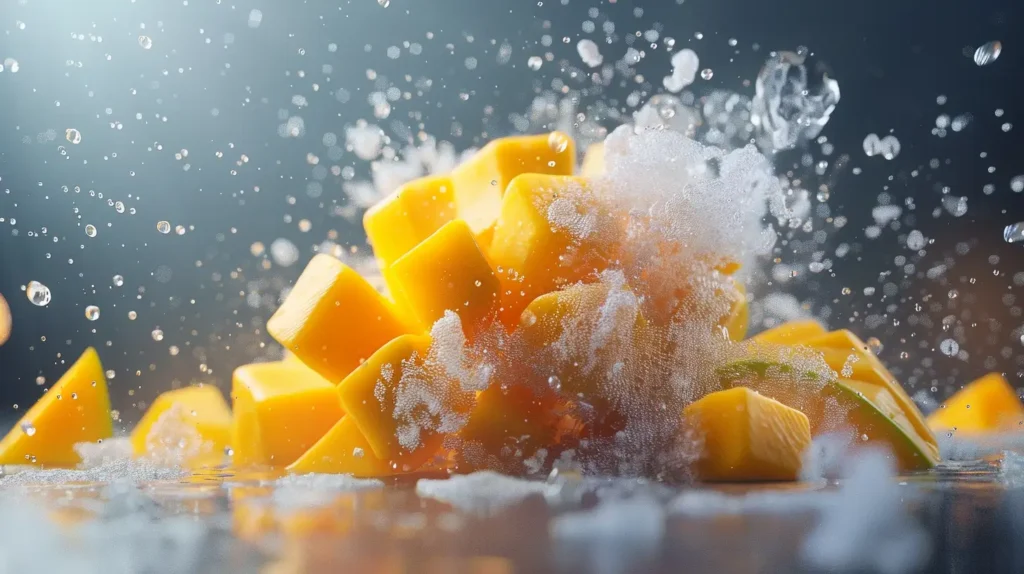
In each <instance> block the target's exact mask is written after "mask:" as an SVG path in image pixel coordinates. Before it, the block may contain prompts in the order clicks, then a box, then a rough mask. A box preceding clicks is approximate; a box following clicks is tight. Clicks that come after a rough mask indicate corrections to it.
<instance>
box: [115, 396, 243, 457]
mask: <svg viewBox="0 0 1024 574" xmlns="http://www.w3.org/2000/svg"><path fill="white" fill-rule="evenodd" d="M230 442H231V409H230V408H228V404H227V402H226V401H225V400H224V396H223V395H222V394H221V393H220V390H218V389H217V387H214V386H212V385H202V386H193V387H185V388H182V389H176V390H173V391H167V392H165V393H162V394H161V395H160V396H158V397H157V398H156V400H154V401H153V404H151V405H150V407H149V409H148V410H147V411H146V414H144V415H143V416H142V420H140V421H139V424H137V425H135V429H134V430H133V431H132V435H131V443H132V452H133V453H134V454H135V456H150V457H155V458H157V459H160V460H168V459H171V460H173V461H174V462H180V463H182V464H184V465H186V466H190V467H193V468H195V467H201V466H213V465H217V464H220V463H221V461H223V459H224V449H225V447H227V446H228V445H229V444H230ZM183 455H184V460H180V461H179V460H176V459H180V458H182V456H183Z"/></svg>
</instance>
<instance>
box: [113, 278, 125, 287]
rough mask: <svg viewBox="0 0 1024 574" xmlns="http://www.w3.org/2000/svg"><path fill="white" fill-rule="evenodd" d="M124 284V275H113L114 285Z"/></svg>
mask: <svg viewBox="0 0 1024 574" xmlns="http://www.w3.org/2000/svg"><path fill="white" fill-rule="evenodd" d="M122 285H124V277H122V276H120V275H114V287H120V286H122Z"/></svg>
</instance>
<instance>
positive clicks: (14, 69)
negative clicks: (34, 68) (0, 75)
mask: <svg viewBox="0 0 1024 574" xmlns="http://www.w3.org/2000/svg"><path fill="white" fill-rule="evenodd" d="M3 67H4V68H7V69H8V70H10V72H11V73H12V74H17V73H18V70H20V69H21V66H19V65H18V61H17V60H15V59H14V58H7V59H5V60H4V66H3ZM0 71H3V69H2V68H0Z"/></svg>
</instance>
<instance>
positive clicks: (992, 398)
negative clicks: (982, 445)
mask: <svg viewBox="0 0 1024 574" xmlns="http://www.w3.org/2000/svg"><path fill="white" fill-rule="evenodd" d="M1022 424H1024V405H1021V401H1020V399H1019V398H1018V397H1017V392H1016V391H1015V390H1013V387H1011V386H1010V383H1008V382H1006V379H1004V378H1003V376H1002V375H1000V374H999V373H989V374H987V375H985V376H984V377H981V378H980V379H977V380H975V381H972V382H971V383H970V384H968V385H967V386H965V387H964V388H962V389H960V390H959V391H957V392H956V393H955V394H954V395H953V396H951V397H949V398H948V399H946V402H944V403H942V406H940V407H939V409H938V410H936V411H935V412H934V413H932V414H931V416H929V417H928V426H930V427H931V428H933V429H935V431H936V432H942V431H950V430H953V429H956V432H957V433H958V434H959V433H963V434H979V433H989V432H1006V431H1016V430H1020V429H1021V428H1024V427H1022Z"/></svg>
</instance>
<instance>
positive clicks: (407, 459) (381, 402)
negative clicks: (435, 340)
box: [338, 335, 452, 471]
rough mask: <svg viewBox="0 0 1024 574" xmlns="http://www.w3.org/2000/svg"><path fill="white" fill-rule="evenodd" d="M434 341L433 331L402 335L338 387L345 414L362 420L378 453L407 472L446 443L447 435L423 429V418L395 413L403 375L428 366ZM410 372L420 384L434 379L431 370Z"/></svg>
mask: <svg viewBox="0 0 1024 574" xmlns="http://www.w3.org/2000/svg"><path fill="white" fill-rule="evenodd" d="M430 343H431V339H430V337H429V336H428V335H403V336H401V337H398V338H396V339H394V340H393V341H390V342H389V343H388V344H386V345H384V346H383V347H381V348H380V350H378V351H377V352H376V353H374V354H373V355H372V356H371V357H370V358H369V359H367V360H366V362H364V363H363V364H362V365H359V367H358V368H356V370H354V371H352V374H351V375H349V376H348V377H346V378H345V380H344V381H342V382H341V385H339V386H338V392H339V393H340V394H341V405H342V408H344V410H345V413H346V417H345V418H351V419H352V421H353V422H354V423H355V424H356V426H357V427H358V428H359V432H361V433H362V435H363V436H364V437H365V438H366V441H367V442H368V443H369V444H370V448H371V449H372V451H373V455H374V456H376V457H377V458H378V459H380V460H385V461H391V462H393V463H395V464H397V465H398V469H399V470H403V471H404V470H412V469H415V468H416V467H418V466H420V465H422V464H423V463H424V462H426V461H427V459H429V458H430V457H431V456H433V454H434V453H435V452H437V449H438V448H439V447H440V445H441V440H442V436H441V435H439V434H437V433H435V432H433V431H432V430H430V429H425V428H421V427H420V425H419V422H420V421H418V420H409V419H408V418H407V417H405V416H396V413H395V407H396V404H397V400H398V392H399V390H400V386H401V383H402V382H403V381H402V379H403V376H404V375H406V374H407V372H408V371H409V370H410V369H420V368H421V367H422V363H423V359H424V358H425V357H426V355H427V351H428V350H429V349H430ZM410 374H411V375H413V376H411V377H410V378H411V379H412V381H413V382H414V383H415V384H420V385H432V384H433V383H434V381H433V380H432V378H433V377H431V376H429V375H427V374H426V373H410ZM438 406H439V407H441V408H451V407H452V405H438ZM420 414H422V413H420Z"/></svg>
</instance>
